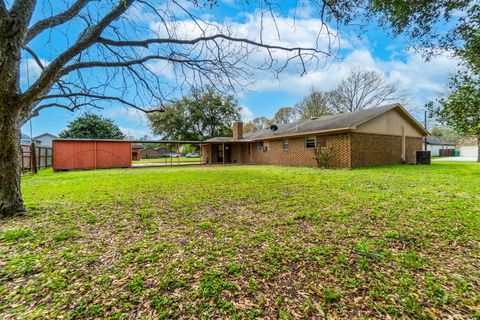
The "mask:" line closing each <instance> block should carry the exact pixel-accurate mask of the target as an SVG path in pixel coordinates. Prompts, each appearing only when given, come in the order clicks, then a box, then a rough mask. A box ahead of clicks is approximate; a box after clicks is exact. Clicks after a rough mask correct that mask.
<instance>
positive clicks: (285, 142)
mask: <svg viewBox="0 0 480 320" xmlns="http://www.w3.org/2000/svg"><path fill="white" fill-rule="evenodd" d="M282 148H283V150H288V139H283V140H282Z"/></svg>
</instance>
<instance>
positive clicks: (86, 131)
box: [60, 113, 125, 139]
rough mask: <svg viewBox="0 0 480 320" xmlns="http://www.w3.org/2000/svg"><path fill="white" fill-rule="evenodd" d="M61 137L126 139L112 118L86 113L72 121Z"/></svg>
mask: <svg viewBox="0 0 480 320" xmlns="http://www.w3.org/2000/svg"><path fill="white" fill-rule="evenodd" d="M60 138H77V139H124V138H125V135H124V134H123V132H122V131H121V130H120V128H119V127H118V126H117V125H116V124H115V123H114V122H113V121H112V120H110V119H107V118H104V117H101V116H98V115H96V114H92V113H85V114H84V115H82V116H80V117H78V118H77V119H75V120H73V121H72V122H70V123H69V124H68V126H67V128H66V129H65V130H63V131H62V132H61V133H60Z"/></svg>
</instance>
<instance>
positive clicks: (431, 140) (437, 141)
mask: <svg viewBox="0 0 480 320" xmlns="http://www.w3.org/2000/svg"><path fill="white" fill-rule="evenodd" d="M427 144H436V145H442V146H454V145H455V143H451V142H446V141H443V140H440V139H439V138H438V137H427Z"/></svg>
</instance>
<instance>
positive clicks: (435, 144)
mask: <svg viewBox="0 0 480 320" xmlns="http://www.w3.org/2000/svg"><path fill="white" fill-rule="evenodd" d="M425 140H426V144H427V151H430V152H431V155H432V156H433V157H439V156H442V155H444V154H445V153H447V152H446V151H442V154H440V150H451V151H452V154H451V156H453V151H454V150H455V143H451V142H445V141H442V140H440V139H439V138H438V137H427V138H426V139H425ZM423 150H425V142H424V143H423Z"/></svg>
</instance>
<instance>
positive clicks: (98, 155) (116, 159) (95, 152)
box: [53, 139, 132, 171]
mask: <svg viewBox="0 0 480 320" xmlns="http://www.w3.org/2000/svg"><path fill="white" fill-rule="evenodd" d="M131 166H132V144H131V142H130V141H122V140H90V139H58V140H53V170H54V171H59V170H78V169H105V168H129V167H131Z"/></svg>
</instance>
